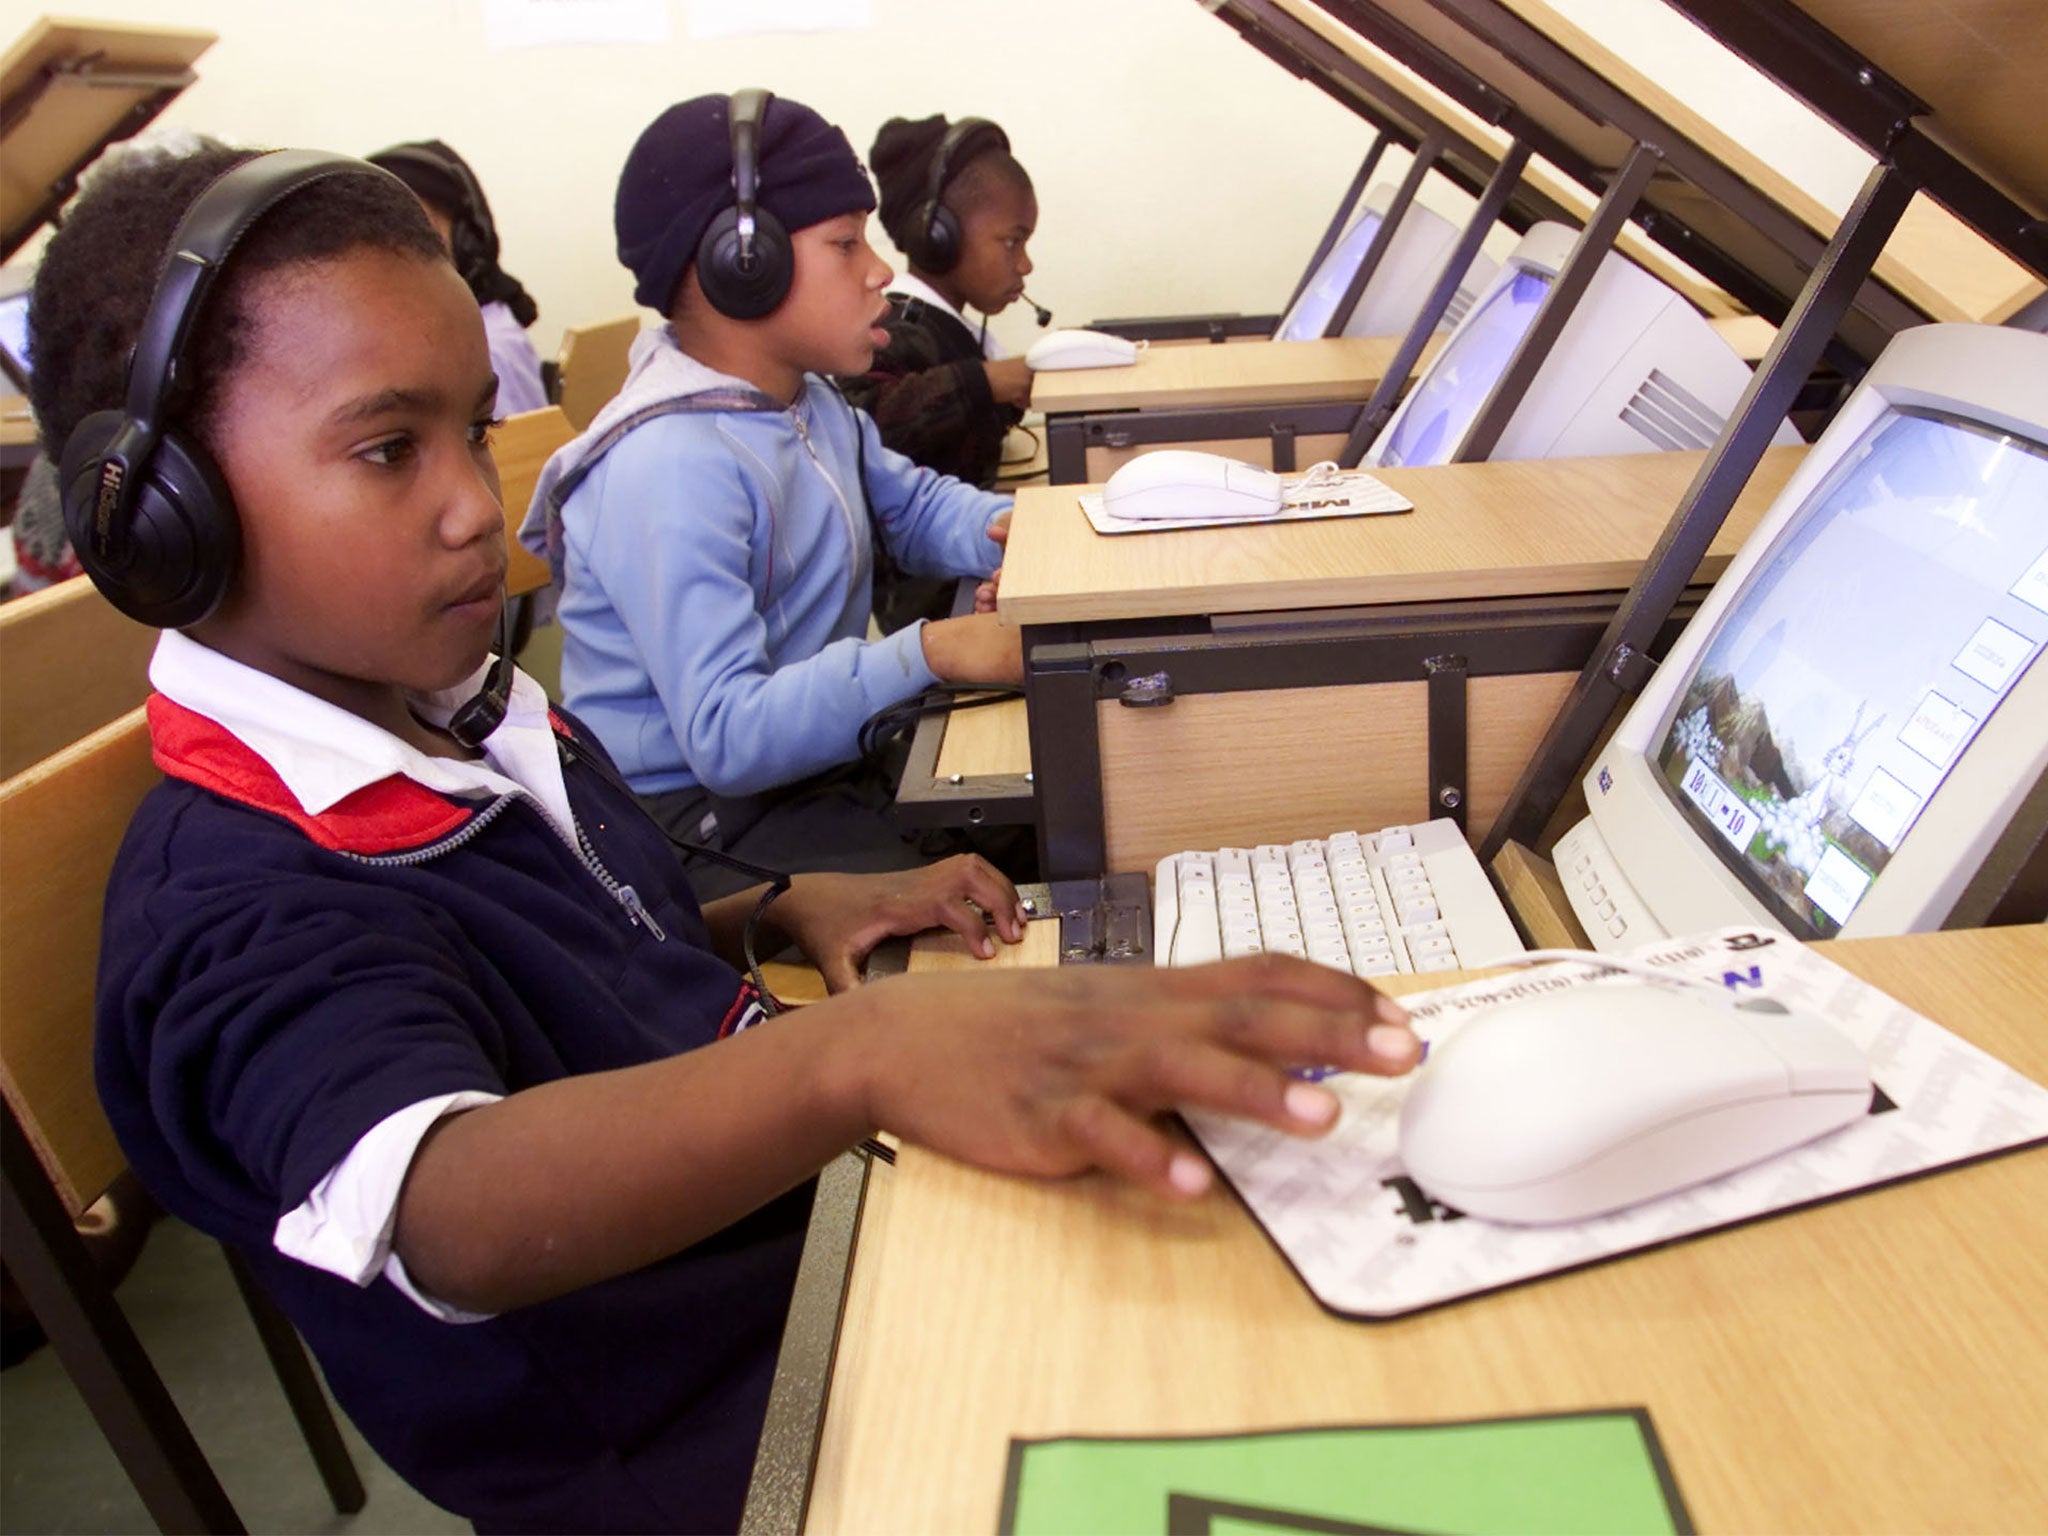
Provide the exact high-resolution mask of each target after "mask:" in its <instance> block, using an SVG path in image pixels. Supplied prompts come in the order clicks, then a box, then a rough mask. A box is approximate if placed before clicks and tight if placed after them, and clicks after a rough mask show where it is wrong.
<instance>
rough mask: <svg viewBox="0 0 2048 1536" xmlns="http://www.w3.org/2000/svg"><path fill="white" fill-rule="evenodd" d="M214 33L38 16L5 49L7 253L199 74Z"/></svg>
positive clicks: (1, 210)
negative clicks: (95, 164) (88, 170)
mask: <svg viewBox="0 0 2048 1536" xmlns="http://www.w3.org/2000/svg"><path fill="white" fill-rule="evenodd" d="M216 39H217V34H216V33H213V32H203V31H199V30H196V29H193V28H187V27H158V26H149V27H140V26H129V25H126V24H123V23H120V22H101V21H69V20H65V19H62V18H53V17H48V16H44V17H38V18H37V19H36V20H35V21H34V22H33V23H32V24H31V25H30V26H29V28H28V30H27V31H26V32H24V33H23V34H22V35H21V36H20V37H19V38H17V39H15V41H14V42H12V43H11V44H9V45H8V48H7V51H6V53H5V54H4V55H0V139H4V141H5V147H4V149H0V250H4V251H8V252H12V251H13V250H14V249H15V248H16V247H17V246H19V245H20V244H21V243H22V242H23V241H25V240H26V239H28V237H29V236H30V235H31V234H33V233H34V232H35V230H36V229H37V227H38V226H39V225H41V224H42V223H43V221H44V220H46V219H48V218H50V217H51V216H52V215H54V214H55V213H56V211H57V210H58V209H59V208H60V207H62V206H63V204H64V200H65V199H66V198H67V197H69V196H70V195H71V192H72V189H73V188H74V187H75V186H76V184H77V177H78V173H79V172H80V171H81V170H83V169H84V168H85V167H86V166H88V165H90V164H91V163H92V161H93V159H94V157H96V156H97V155H98V154H99V153H100V151H101V150H103V149H105V148H106V147H107V146H108V145H109V144H112V143H114V142H115V141H117V140H120V139H125V138H128V137H130V136H131V135H133V134H136V133H139V132H141V131H142V129H144V128H146V127H148V126H149V123H150V121H151V120H152V119H153V118H155V117H156V115H157V114H158V113H160V112H161V111H163V109H164V108H165V107H167V106H169V105H170V104H171V102H173V101H174V100H176V99H177V97H178V94H179V92H181V91H183V90H184V89H185V87H187V86H188V85H190V84H191V83H192V82H193V81H194V80H195V79H196V78H197V76H196V75H195V74H194V73H193V69H192V65H193V64H194V62H195V61H196V60H197V59H198V58H199V56H200V55H201V54H203V53H205V52H206V50H207V49H208V48H210V47H212V46H213V44H214V42H215V41H216Z"/></svg>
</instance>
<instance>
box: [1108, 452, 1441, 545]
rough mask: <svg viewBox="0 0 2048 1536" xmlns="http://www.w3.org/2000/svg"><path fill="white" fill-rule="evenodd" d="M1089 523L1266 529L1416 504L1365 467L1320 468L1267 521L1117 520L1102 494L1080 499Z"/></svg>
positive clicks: (1153, 529) (1293, 486) (1137, 529)
mask: <svg viewBox="0 0 2048 1536" xmlns="http://www.w3.org/2000/svg"><path fill="white" fill-rule="evenodd" d="M1074 499H1075V500H1076V501H1078V502H1079V503H1080V504H1081V511H1082V514H1083V515H1084V516H1086V517H1087V519H1088V525H1089V526H1090V527H1091V528H1093V529H1094V530H1095V531H1096V532H1097V533H1106V534H1115V533H1174V532H1178V531H1180V530H1182V529H1187V528H1242V527H1247V526H1252V525H1257V526H1259V527H1264V526H1266V525H1267V524H1270V523H1305V522H1312V521H1314V520H1315V519H1316V518H1321V517H1372V516H1376V515H1378V514H1380V513H1384V512H1413V511H1414V510H1415V503H1414V502H1412V501H1410V500H1409V499H1408V498H1407V497H1406V496H1403V495H1402V494H1401V493H1400V492H1399V491H1397V490H1394V489H1392V488H1391V487H1390V486H1388V485H1387V483H1386V482H1385V481H1383V480H1381V479H1379V478H1377V477H1376V476H1373V475H1369V474H1367V473H1366V472H1365V471H1364V470H1362V469H1337V468H1336V467H1335V466H1334V465H1332V466H1329V468H1328V469H1327V470H1326V469H1324V467H1323V466H1320V465H1318V466H1316V467H1315V468H1314V469H1311V470H1309V471H1307V472H1306V473H1304V474H1302V475H1300V476H1298V477H1296V478H1293V479H1290V480H1288V481H1287V482H1286V484H1285V485H1284V486H1283V487H1282V489H1281V493H1280V510H1279V511H1278V512H1275V513H1272V514H1271V515H1269V516H1265V517H1198V518H1177V519H1165V518H1134V517H1111V516H1110V515H1109V513H1108V512H1107V511H1105V510H1104V509H1103V505H1102V494H1101V493H1100V492H1099V491H1091V492H1089V493H1088V494H1087V495H1085V496H1077V497H1075V498H1074Z"/></svg>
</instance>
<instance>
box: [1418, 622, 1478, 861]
mask: <svg viewBox="0 0 2048 1536" xmlns="http://www.w3.org/2000/svg"><path fill="white" fill-rule="evenodd" d="M1422 666H1423V671H1424V673H1425V674H1426V675H1427V677H1428V680H1429V803H1430V814H1431V815H1432V816H1436V815H1444V816H1448V817H1450V819H1451V820H1452V821H1454V822H1456V823H1457V824H1458V830H1459V831H1460V832H1462V831H1464V830H1465V768H1466V764H1465V758H1466V744H1467V737H1468V727H1469V717H1468V715H1467V712H1466V700H1465V679H1466V674H1467V671H1468V668H1467V666H1466V663H1465V658H1464V657H1462V656H1432V657H1430V658H1429V660H1427V661H1426V662H1424V663H1423V664H1422Z"/></svg>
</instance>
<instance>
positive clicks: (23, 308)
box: [0, 290, 29, 388]
mask: <svg viewBox="0 0 2048 1536" xmlns="http://www.w3.org/2000/svg"><path fill="white" fill-rule="evenodd" d="M28 297H29V296H28V293H27V291H26V290H23V291H22V292H20V293H11V294H9V295H8V296H7V297H6V298H4V299H0V364H4V366H5V370H6V373H7V376H8V377H9V378H10V379H11V380H12V381H13V382H14V384H15V385H16V386H17V387H21V388H25V387H26V386H27V384H28Z"/></svg>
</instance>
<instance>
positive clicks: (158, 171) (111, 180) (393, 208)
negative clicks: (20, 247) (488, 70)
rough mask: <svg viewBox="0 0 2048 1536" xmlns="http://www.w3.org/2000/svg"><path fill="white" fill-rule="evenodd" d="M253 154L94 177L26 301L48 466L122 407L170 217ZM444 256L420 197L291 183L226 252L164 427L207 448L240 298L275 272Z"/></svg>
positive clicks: (385, 188) (386, 185)
mask: <svg viewBox="0 0 2048 1536" xmlns="http://www.w3.org/2000/svg"><path fill="white" fill-rule="evenodd" d="M257 153H259V152H258V151H254V150H244V149H227V148H220V147H210V148H205V149H201V150H199V151H197V152H195V153H193V154H190V155H186V156H183V157H180V158H176V159H171V160H155V161H150V162H143V163H137V164H124V165H119V166H116V167H113V168H111V169H109V170H106V171H104V172H102V173H100V174H98V175H96V176H95V177H94V178H93V180H92V182H91V184H90V185H89V186H88V187H87V189H86V190H85V191H84V192H83V193H81V194H80V195H79V197H78V199H77V201H76V202H74V203H73V204H72V205H71V207H70V208H69V209H68V210H67V212H66V214H65V218H64V222H63V224H62V225H61V226H60V227H59V228H58V230H57V232H56V233H55V234H54V235H52V236H51V237H50V243H49V245H48V247H47V248H46V249H45V250H44V252H43V259H42V262H41V264H40V265H39V266H38V267H37V269H36V280H35V290H34V292H33V293H32V294H31V296H30V299H29V314H28V331H29V354H30V356H31V357H32V358H33V359H34V369H33V371H32V373H31V375H30V385H29V399H30V404H31V405H32V406H33V407H34V410H35V417H36V425H37V430H38V431H39V432H40V434H41V436H42V442H43V451H44V452H45V453H47V454H49V455H50V457H51V458H53V459H54V458H59V457H61V455H62V454H63V451H64V443H65V440H66V439H67V438H69V437H70V435H71V432H72V429H73V428H74V427H76V426H77V425H78V423H79V422H80V421H82V420H83V419H84V418H85V417H86V416H88V415H90V414H92V413H93V412H94V411H105V410H118V409H119V408H120V407H121V406H122V404H123V403H124V402H125V401H126V399H127V393H128V359H129V357H130V355H131V354H132V353H133V351H134V349H135V342H136V338H137V336H138V335H139V334H140V333H141V330H142V321H143V317H144V316H145V315H146V314H147V313H148V312H149V301H150V298H151V297H152V296H153V295H154V294H155V292H156V285H157V278H158V275H159V274H160V273H161V272H162V270H163V265H164V262H165V261H166V260H167V259H168V258H169V256H170V245H171V237H172V235H173V234H175V233H176V231H177V228H178V222H179V220H181V219H182V218H184V216H185V212H186V210H187V209H189V208H190V207H191V206H192V204H193V203H194V202H195V201H196V200H197V199H198V197H199V195H200V194H201V193H202V192H204V191H205V190H206V189H207V188H208V187H209V186H211V185H212V184H213V183H214V182H215V181H216V180H218V179H219V178H220V177H221V176H223V175H225V174H226V173H227V172H228V171H230V170H232V169H233V168H234V167H235V166H237V165H240V164H241V163H243V162H244V161H246V160H251V159H254V158H255V157H256V155H257ZM365 246H367V247H369V248H371V249H373V250H383V251H390V252H394V253H397V254H401V255H408V256H417V257H419V258H420V259H421V260H423V261H446V260H447V259H448V253H447V251H446V250H445V249H444V248H443V247H442V244H441V239H440V236H439V235H437V234H435V232H434V227H433V225H432V224H430V223H428V221H427V216H426V213H425V212H424V210H422V209H421V207H420V205H419V200H418V199H417V198H415V197H414V196H413V195H412V193H411V192H409V191H407V190H406V188H405V187H404V186H403V185H402V184H401V183H400V182H398V181H397V180H396V179H394V178H392V177H390V176H388V175H380V174H376V173H374V172H370V171H369V168H368V167H365V174H364V175H361V176H330V177H327V178H325V179H324V180H321V181H316V182H312V183H310V184H308V185H306V186H303V187H301V188H299V190H297V191H296V192H294V193H292V195H291V196H289V197H287V198H286V199H285V200H284V201H283V202H281V203H280V204H278V205H277V207H276V208H273V209H272V210H270V211H269V212H267V213H265V214H264V215H263V217H262V218H261V219H259V220H258V221H257V223H256V224H255V226H254V227H253V228H251V229H250V230H249V231H248V232H247V233H246V234H245V235H244V236H243V237H242V239H241V242H240V243H239V244H238V245H236V247H235V250H234V254H233V256H232V257H231V258H230V259H229V261H228V264H227V270H226V271H225V272H224V273H223V274H222V276H221V277H220V279H219V280H218V282H216V284H215V285H214V288H213V290H212V292H211V293H209V294H208V295H207V298H206V300H205V307H204V309H203V310H202V311H201V313H200V314H199V315H198V316H197V317H195V324H194V326H193V328H192V330H191V332H190V333H189V334H188V337H187V340H186V345H185V352H184V356H183V358H182V359H181V362H180V368H179V375H180V377H179V382H178V386H177V390H176V393H175V395H174V397H173V398H172V400H171V401H170V403H169V408H168V413H167V414H168V416H169V418H170V420H171V421H172V422H174V423H176V424H178V425H180V426H181V427H183V428H184V429H185V430H186V431H188V432H190V433H192V434H194V435H196V436H197V437H198V438H199V440H200V441H201V442H202V443H206V444H207V445H208V446H209V447H211V427H212V422H213V411H214V408H215V404H216V401H217V400H218V398H219V395H220V386H221V383H222V381H224V380H225V379H227V378H228V377H229V376H230V375H231V374H232V373H233V371H234V369H235V367H236V366H237V365H238V364H239V362H240V361H241V359H242V357H243V354H244V350H245V348H246V346H247V344H248V340H249V332H250V326H251V323H252V322H251V318H250V315H249V295H250V293H251V291H252V290H253V289H254V287H255V285H256V280H257V279H258V278H260V277H262V276H263V275H264V274H265V273H269V272H274V271H277V270H278V269H279V268H282V267H288V266H295V265H301V264H305V263H310V262H320V261H329V260H332V259H334V258H335V257H338V256H342V255H344V254H346V253H347V252H349V251H353V250H355V249H357V248H359V247H365Z"/></svg>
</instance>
